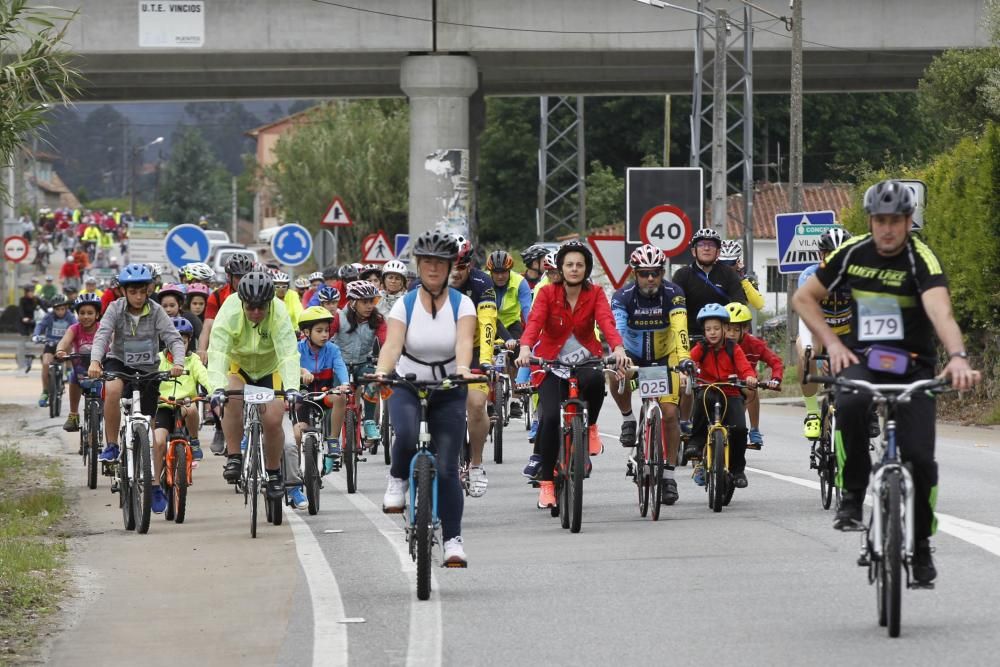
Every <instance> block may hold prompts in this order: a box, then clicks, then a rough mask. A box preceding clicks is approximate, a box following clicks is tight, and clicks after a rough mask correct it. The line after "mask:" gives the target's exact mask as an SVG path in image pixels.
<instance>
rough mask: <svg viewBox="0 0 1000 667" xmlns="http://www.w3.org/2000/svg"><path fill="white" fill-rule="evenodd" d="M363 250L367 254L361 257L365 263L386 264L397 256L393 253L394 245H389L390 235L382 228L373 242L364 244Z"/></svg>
mask: <svg viewBox="0 0 1000 667" xmlns="http://www.w3.org/2000/svg"><path fill="white" fill-rule="evenodd" d="M363 250H364V255H365V256H364V257H362V258H361V262H362V263H363V264H385V263H386V262H388V261H389V260H391V259H393V258H394V257H395V255H393V254H392V246H391V245H389V235H388V234H386V233H385V232H384V231H382V230H381V229H380V230H379V231H378V234H377V235H376V236H375V239H374V240H373V241H372V242H371V243H369V244H367V245H363Z"/></svg>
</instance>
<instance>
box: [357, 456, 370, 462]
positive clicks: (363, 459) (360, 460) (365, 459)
mask: <svg viewBox="0 0 1000 667" xmlns="http://www.w3.org/2000/svg"><path fill="white" fill-rule="evenodd" d="M357 460H358V463H367V462H368V459H367V458H363V457H360V456H359V457H358V459H357Z"/></svg>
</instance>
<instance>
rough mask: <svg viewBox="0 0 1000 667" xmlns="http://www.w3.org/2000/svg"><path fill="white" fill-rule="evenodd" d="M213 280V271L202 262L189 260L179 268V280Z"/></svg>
mask: <svg viewBox="0 0 1000 667" xmlns="http://www.w3.org/2000/svg"><path fill="white" fill-rule="evenodd" d="M213 280H215V271H214V270H213V269H212V267H210V266H209V265H208V264H205V263H204V262H191V263H189V264H185V265H184V268H183V269H181V282H184V283H188V284H191V283H204V284H206V285H207V284H208V283H210V282H212V281H213Z"/></svg>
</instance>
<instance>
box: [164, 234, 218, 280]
mask: <svg viewBox="0 0 1000 667" xmlns="http://www.w3.org/2000/svg"><path fill="white" fill-rule="evenodd" d="M163 251H164V253H165V254H166V256H167V260H168V261H169V262H170V263H171V264H173V265H174V266H176V267H177V268H178V269H179V268H181V267H183V266H184V265H185V264H190V263H191V262H204V261H205V260H206V259H208V236H207V235H206V234H205V231H204V230H203V229H202V228H201V227H199V226H198V225H177V226H176V227H174V228H173V229H171V230H170V231H169V232H167V236H166V238H164V239H163Z"/></svg>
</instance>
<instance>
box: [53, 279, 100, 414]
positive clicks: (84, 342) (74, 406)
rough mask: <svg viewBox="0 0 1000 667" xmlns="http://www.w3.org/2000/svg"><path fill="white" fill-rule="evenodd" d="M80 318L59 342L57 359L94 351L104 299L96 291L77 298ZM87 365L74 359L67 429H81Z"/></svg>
mask: <svg viewBox="0 0 1000 667" xmlns="http://www.w3.org/2000/svg"><path fill="white" fill-rule="evenodd" d="M73 310H75V311H76V320H77V321H76V322H75V323H74V324H71V325H70V326H69V328H68V329H66V333H65V334H63V337H62V340H60V341H59V344H58V345H57V346H56V359H57V360H58V361H60V362H61V361H62V360H63V358H65V356H66V355H67V354H90V349H91V347H93V345H94V334H96V333H97V324H98V320H99V319H100V318H101V299H100V298H99V297H98V296H97V295H96V294H81V295H80V296H78V297H77V298H76V301H74V302H73ZM87 366H88V363H85V362H83V361H81V360H76V361H74V362H73V369H72V370H71V371H70V374H69V378H68V382H67V384H69V414H68V415H66V423H65V424H63V430H64V431H70V432H73V431H79V430H80V410H79V408H80V381H81V380H84V381H86V378H87Z"/></svg>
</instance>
